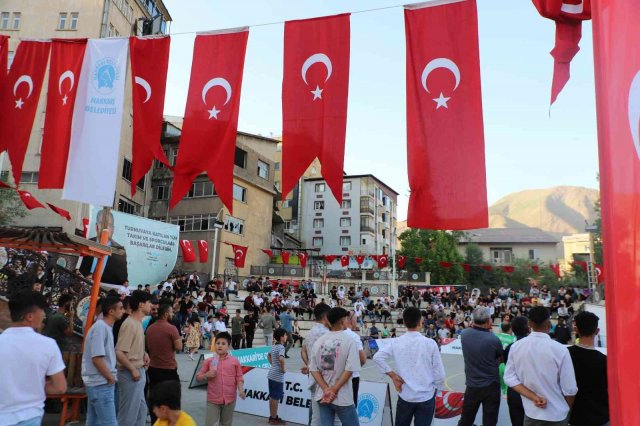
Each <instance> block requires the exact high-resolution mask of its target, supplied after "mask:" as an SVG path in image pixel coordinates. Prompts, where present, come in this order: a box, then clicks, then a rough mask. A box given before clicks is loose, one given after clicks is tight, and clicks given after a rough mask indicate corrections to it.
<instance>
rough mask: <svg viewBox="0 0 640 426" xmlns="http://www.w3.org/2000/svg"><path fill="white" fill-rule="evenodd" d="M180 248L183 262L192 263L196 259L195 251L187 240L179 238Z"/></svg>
mask: <svg viewBox="0 0 640 426" xmlns="http://www.w3.org/2000/svg"><path fill="white" fill-rule="evenodd" d="M180 247H181V248H182V260H183V262H184V263H192V262H195V261H196V253H195V252H194V251H193V245H192V244H191V241H189V240H180Z"/></svg>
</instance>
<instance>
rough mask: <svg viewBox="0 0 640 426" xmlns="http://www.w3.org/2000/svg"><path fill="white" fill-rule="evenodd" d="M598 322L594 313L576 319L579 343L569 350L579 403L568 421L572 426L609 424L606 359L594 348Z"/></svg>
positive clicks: (586, 313)
mask: <svg viewBox="0 0 640 426" xmlns="http://www.w3.org/2000/svg"><path fill="white" fill-rule="evenodd" d="M598 319H599V318H598V316H597V315H596V314H594V313H593V312H580V313H579V314H578V315H576V317H575V324H576V329H577V332H578V334H579V335H580V343H578V344H576V345H575V346H571V347H569V354H570V355H571V361H572V362H573V369H574V371H575V374H576V382H577V384H578V393H577V395H576V401H575V403H574V404H573V409H572V410H571V416H570V419H569V424H571V425H576V426H577V425H580V426H603V425H608V424H609V394H608V391H607V357H606V356H605V355H604V354H602V353H601V352H600V351H598V350H597V349H596V348H595V345H594V340H595V337H596V335H597V334H598V333H599V332H600V329H599V328H598Z"/></svg>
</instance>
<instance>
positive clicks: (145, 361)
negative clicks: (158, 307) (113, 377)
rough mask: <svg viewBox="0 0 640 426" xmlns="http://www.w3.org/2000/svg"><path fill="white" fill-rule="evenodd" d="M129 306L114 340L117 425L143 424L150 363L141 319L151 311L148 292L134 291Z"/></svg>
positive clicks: (145, 417) (145, 414)
mask: <svg viewBox="0 0 640 426" xmlns="http://www.w3.org/2000/svg"><path fill="white" fill-rule="evenodd" d="M129 305H130V307H131V315H129V317H128V318H127V319H126V320H125V321H124V322H123V323H122V326H121V327H120V332H119V334H118V343H116V359H117V367H118V424H119V425H127V426H129V425H130V426H144V425H145V424H146V421H147V404H146V401H145V398H144V387H145V383H146V372H145V368H146V367H147V366H148V365H149V356H148V354H147V353H146V352H145V339H144V332H143V331H142V319H143V318H144V317H145V315H149V313H150V312H151V295H150V294H149V293H147V292H144V291H137V290H136V291H134V292H133V293H132V295H131V299H130V301H129Z"/></svg>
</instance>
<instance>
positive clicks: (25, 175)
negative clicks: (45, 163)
mask: <svg viewBox="0 0 640 426" xmlns="http://www.w3.org/2000/svg"><path fill="white" fill-rule="evenodd" d="M20 183H38V172H22V175H21V176H20Z"/></svg>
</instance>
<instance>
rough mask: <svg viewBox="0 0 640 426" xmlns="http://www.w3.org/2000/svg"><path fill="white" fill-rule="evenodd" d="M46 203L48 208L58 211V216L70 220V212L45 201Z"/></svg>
mask: <svg viewBox="0 0 640 426" xmlns="http://www.w3.org/2000/svg"><path fill="white" fill-rule="evenodd" d="M47 205H48V206H49V208H50V209H51V210H53V211H54V212H56V213H58V214H59V215H60V216H62V217H64V218H65V219H67V220H71V213H69V212H68V211H67V210H65V209H63V208H61V207H58V206H54V205H53V204H51V203H47Z"/></svg>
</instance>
